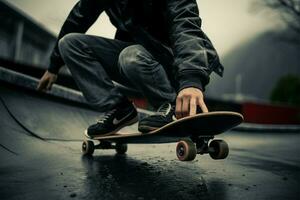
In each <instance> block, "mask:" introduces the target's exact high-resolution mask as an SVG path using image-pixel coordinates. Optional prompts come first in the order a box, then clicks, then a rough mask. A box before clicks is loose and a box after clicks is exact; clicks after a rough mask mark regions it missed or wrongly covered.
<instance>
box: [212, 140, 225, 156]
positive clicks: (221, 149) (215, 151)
mask: <svg viewBox="0 0 300 200" xmlns="http://www.w3.org/2000/svg"><path fill="white" fill-rule="evenodd" d="M209 148H210V149H212V151H210V152H209V155H210V157H211V158H212V159H215V160H219V159H225V158H226V157H227V156H228V154H229V147H228V144H227V142H225V141H224V140H213V141H211V142H210V144H209Z"/></svg>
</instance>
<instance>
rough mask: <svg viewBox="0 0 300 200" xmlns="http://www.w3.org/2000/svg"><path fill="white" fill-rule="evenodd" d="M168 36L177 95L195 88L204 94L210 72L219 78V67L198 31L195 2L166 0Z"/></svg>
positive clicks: (212, 48)
mask: <svg viewBox="0 0 300 200" xmlns="http://www.w3.org/2000/svg"><path fill="white" fill-rule="evenodd" d="M166 1H167V16H168V20H169V22H168V24H169V35H170V40H171V45H172V50H173V53H174V66H173V67H174V73H175V79H176V80H177V82H178V84H179V91H180V90H182V89H184V88H187V87H196V88H199V89H200V90H202V91H204V88H205V85H207V84H208V82H209V75H210V74H211V72H212V71H215V72H216V73H217V74H219V75H220V76H222V74H223V66H222V65H221V64H220V62H219V57H218V55H217V53H216V51H215V49H214V47H213V45H212V43H211V42H210V40H209V39H208V37H207V36H206V35H205V34H204V33H203V31H202V30H201V19H200V17H199V11H198V6H197V3H196V0H166Z"/></svg>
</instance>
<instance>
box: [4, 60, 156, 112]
mask: <svg viewBox="0 0 300 200" xmlns="http://www.w3.org/2000/svg"><path fill="white" fill-rule="evenodd" d="M0 81H3V82H6V83H10V84H13V85H16V86H19V87H23V88H26V89H29V90H33V91H37V90H36V88H37V85H38V82H39V79H37V78H34V77H32V76H28V75H25V74H22V73H19V72H16V71H13V70H10V69H6V68H3V67H1V66H0ZM117 85H118V84H117ZM46 93H47V94H48V95H51V96H55V97H60V98H63V99H66V100H70V101H73V102H78V103H83V104H87V105H88V103H87V101H86V100H85V98H84V97H83V95H82V93H81V92H80V91H77V90H74V89H70V88H67V87H64V86H60V85H57V84H53V86H52V89H51V91H49V92H46ZM138 112H140V113H141V114H143V115H150V114H152V113H153V112H151V111H148V110H144V109H139V108H138Z"/></svg>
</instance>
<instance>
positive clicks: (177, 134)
mask: <svg viewBox="0 0 300 200" xmlns="http://www.w3.org/2000/svg"><path fill="white" fill-rule="evenodd" d="M242 121H243V116H242V115H241V114H239V113H235V112H210V113H201V114H197V115H194V116H189V117H185V118H182V119H179V120H176V121H173V122H171V123H169V124H167V125H165V126H163V127H161V128H159V129H156V130H154V131H151V132H148V133H139V132H137V133H126V134H124V133H122V132H118V133H116V134H114V135H110V136H104V137H98V138H94V140H103V141H109V142H122V143H127V144H130V143H142V144H144V143H151V144H153V143H169V142H177V141H178V139H180V138H184V137H195V136H212V135H218V134H221V133H223V132H225V131H227V130H229V129H231V128H233V127H235V126H237V125H238V124H240V123H241V122H242Z"/></svg>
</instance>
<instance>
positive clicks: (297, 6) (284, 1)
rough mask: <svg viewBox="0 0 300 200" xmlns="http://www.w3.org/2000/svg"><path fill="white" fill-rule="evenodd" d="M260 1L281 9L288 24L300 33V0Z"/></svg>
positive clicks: (278, 9)
mask: <svg viewBox="0 0 300 200" xmlns="http://www.w3.org/2000/svg"><path fill="white" fill-rule="evenodd" d="M260 3H263V4H265V5H266V6H268V7H270V8H272V9H274V10H277V11H279V12H280V14H281V16H282V17H283V19H284V20H285V21H286V22H287V24H288V26H289V27H290V28H292V29H294V30H295V31H296V32H297V33H299V34H300V0H264V1H262V2H260Z"/></svg>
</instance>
